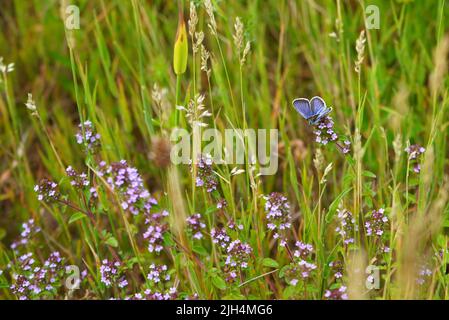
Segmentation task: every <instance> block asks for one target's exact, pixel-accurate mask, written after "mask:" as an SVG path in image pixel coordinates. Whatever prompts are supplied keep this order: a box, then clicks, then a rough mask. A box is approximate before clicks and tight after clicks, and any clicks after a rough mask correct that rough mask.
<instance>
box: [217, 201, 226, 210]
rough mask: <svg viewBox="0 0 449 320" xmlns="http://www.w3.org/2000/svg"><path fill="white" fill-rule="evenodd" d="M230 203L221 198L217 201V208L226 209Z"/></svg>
mask: <svg viewBox="0 0 449 320" xmlns="http://www.w3.org/2000/svg"><path fill="white" fill-rule="evenodd" d="M227 205H228V203H227V202H226V200H225V199H221V200H219V201H218V202H217V209H224V208H226V207H227Z"/></svg>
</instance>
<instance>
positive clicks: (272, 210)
mask: <svg viewBox="0 0 449 320" xmlns="http://www.w3.org/2000/svg"><path fill="white" fill-rule="evenodd" d="M264 199H265V200H266V202H265V212H266V219H267V227H268V229H269V230H271V231H274V234H273V237H274V238H275V239H279V240H280V244H281V245H284V244H285V243H286V241H287V240H286V238H285V235H281V234H285V231H286V230H288V229H290V228H291V226H292V224H291V214H290V204H289V203H288V201H287V198H286V197H285V196H284V195H282V194H281V193H278V192H272V193H270V194H269V195H268V196H264Z"/></svg>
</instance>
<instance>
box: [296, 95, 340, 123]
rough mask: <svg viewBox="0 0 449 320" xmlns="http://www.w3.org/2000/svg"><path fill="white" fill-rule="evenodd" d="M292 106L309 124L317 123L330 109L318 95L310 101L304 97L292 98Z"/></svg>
mask: <svg viewBox="0 0 449 320" xmlns="http://www.w3.org/2000/svg"><path fill="white" fill-rule="evenodd" d="M293 107H294V108H295V109H296V111H298V113H299V114H300V115H301V116H302V117H303V118H304V119H306V120H307V121H308V122H309V124H310V125H315V124H317V123H318V122H319V121H320V120H321V118H323V117H324V116H326V115H327V114H328V113H329V112H331V111H332V108H328V107H327V106H326V102H324V100H323V99H322V98H320V97H318V96H317V97H313V98H312V99H310V101H309V99H306V98H297V99H295V100H293Z"/></svg>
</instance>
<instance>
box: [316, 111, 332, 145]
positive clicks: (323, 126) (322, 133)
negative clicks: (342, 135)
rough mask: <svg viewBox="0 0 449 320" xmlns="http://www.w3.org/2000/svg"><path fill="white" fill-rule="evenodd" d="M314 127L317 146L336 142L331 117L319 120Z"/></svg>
mask: <svg viewBox="0 0 449 320" xmlns="http://www.w3.org/2000/svg"><path fill="white" fill-rule="evenodd" d="M314 127H315V131H314V134H315V141H316V142H318V143H319V144H322V145H327V144H328V143H329V142H332V141H337V139H338V135H337V133H336V132H335V131H334V121H333V120H332V118H331V117H329V116H326V117H323V118H321V119H320V121H319V122H318V123H317V124H316V125H315V126H314Z"/></svg>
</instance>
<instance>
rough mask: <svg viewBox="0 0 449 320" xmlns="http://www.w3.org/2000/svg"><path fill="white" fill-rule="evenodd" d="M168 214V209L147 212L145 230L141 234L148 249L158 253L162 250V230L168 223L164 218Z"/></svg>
mask: <svg viewBox="0 0 449 320" xmlns="http://www.w3.org/2000/svg"><path fill="white" fill-rule="evenodd" d="M167 216H168V211H166V210H163V211H162V212H158V213H153V214H148V216H147V218H146V219H145V224H146V225H148V227H147V230H146V231H145V233H144V234H143V238H144V239H146V240H148V251H149V252H156V253H159V252H161V251H162V249H163V246H162V243H163V241H164V238H163V236H164V232H166V231H167V229H168V224H167V223H166V222H165V221H164V219H165V218H166V217H167Z"/></svg>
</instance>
